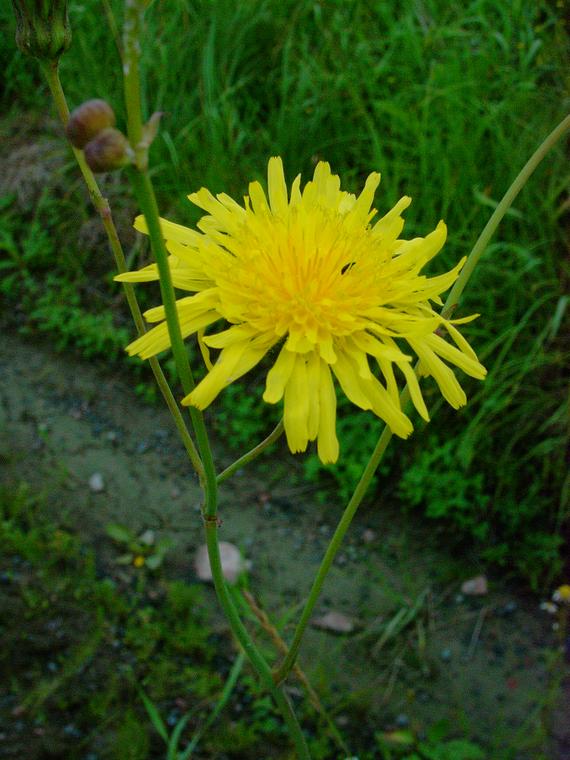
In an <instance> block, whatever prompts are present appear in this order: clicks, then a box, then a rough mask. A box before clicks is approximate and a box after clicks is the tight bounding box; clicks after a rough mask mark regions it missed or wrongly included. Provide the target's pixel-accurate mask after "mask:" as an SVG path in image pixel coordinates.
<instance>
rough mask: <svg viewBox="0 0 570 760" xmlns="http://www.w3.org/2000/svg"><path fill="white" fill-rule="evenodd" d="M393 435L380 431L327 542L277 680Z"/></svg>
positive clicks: (276, 673)
mask: <svg viewBox="0 0 570 760" xmlns="http://www.w3.org/2000/svg"><path fill="white" fill-rule="evenodd" d="M409 398H410V394H409V392H408V390H407V387H406V388H404V390H403V391H402V393H401V395H400V403H401V404H402V406H405V404H406V403H407V402H408V400H409ZM391 438H392V431H391V430H390V428H389V427H388V425H386V426H385V427H384V430H383V431H382V433H381V435H380V438H379V439H378V443H377V444H376V448H375V449H374V451H373V452H372V456H371V457H370V459H369V460H368V464H367V465H366V467H365V468H364V472H363V473H362V475H361V477H360V480H359V481H358V484H357V486H356V488H355V489H354V493H353V494H352V496H351V498H350V501H349V502H348V504H347V505H346V509H345V510H344V512H343V513H342V517H341V518H340V521H339V523H338V525H337V527H336V530H335V532H334V534H333V536H332V538H331V540H330V543H329V545H328V546H327V550H326V552H325V556H324V557H323V559H322V562H321V565H320V567H319V570H318V572H317V574H316V576H315V580H314V581H313V585H312V586H311V590H310V591H309V596H308V598H307V601H306V603H305V607H304V609H303V612H302V613H301V617H300V618H299V622H298V623H297V627H296V629H295V633H294V635H293V641H292V642H291V645H290V647H289V651H288V653H287V656H286V657H285V659H284V660H283V663H282V664H281V665H280V666H279V668H277V670H275V671H274V674H273V679H274V681H275V683H281V682H282V681H283V680H284V679H285V678H286V677H287V675H288V674H289V671H290V670H291V668H292V667H293V666H294V664H295V660H296V659H297V654H298V652H299V647H300V646H301V641H302V639H303V635H304V633H305V629H306V627H307V624H308V622H309V619H310V617H311V615H312V613H313V609H314V607H315V604H316V603H317V599H318V598H319V594H320V593H321V589H322V587H323V583H324V582H325V578H326V577H327V575H328V572H329V570H330V567H331V565H332V563H333V561H334V558H335V556H336V554H337V552H338V550H339V549H340V546H341V544H342V541H343V539H344V536H345V535H346V531H347V530H348V528H349V526H350V523H351V522H352V518H353V517H354V515H355V514H356V510H357V509H358V507H359V506H360V503H361V502H362V499H363V498H364V495H365V493H366V491H367V489H368V486H369V485H370V481H371V480H372V478H373V476H374V473H375V472H376V468H377V467H378V465H379V464H380V462H381V460H382V457H383V456H384V452H385V451H386V449H387V448H388V444H389V443H390V439H391Z"/></svg>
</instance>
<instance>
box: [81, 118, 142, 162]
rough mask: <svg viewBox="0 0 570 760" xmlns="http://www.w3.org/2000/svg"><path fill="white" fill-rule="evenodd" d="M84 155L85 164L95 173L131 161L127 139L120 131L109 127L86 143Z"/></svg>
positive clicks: (130, 151)
mask: <svg viewBox="0 0 570 760" xmlns="http://www.w3.org/2000/svg"><path fill="white" fill-rule="evenodd" d="M84 155H85V161H86V162H87V165H88V166H89V168H90V169H91V171H93V172H95V173H97V172H109V171H113V169H120V168H121V167H122V166H126V165H127V164H130V163H131V162H132V150H131V147H130V145H129V141H128V140H127V138H126V137H125V135H124V134H123V133H122V132H119V130H118V129H113V128H111V127H109V128H107V129H104V130H103V131H102V132H99V134H98V135H97V137H95V138H94V139H93V140H91V141H90V142H88V143H87V145H86V146H85V149H84Z"/></svg>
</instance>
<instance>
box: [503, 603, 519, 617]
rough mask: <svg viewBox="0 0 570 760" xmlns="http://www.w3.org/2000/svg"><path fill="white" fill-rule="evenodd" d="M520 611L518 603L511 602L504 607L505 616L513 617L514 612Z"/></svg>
mask: <svg viewBox="0 0 570 760" xmlns="http://www.w3.org/2000/svg"><path fill="white" fill-rule="evenodd" d="M517 609H518V604H517V603H516V602H513V601H510V602H507V603H506V604H505V606H504V607H503V613H504V614H505V615H512V614H513V612H516V611H517Z"/></svg>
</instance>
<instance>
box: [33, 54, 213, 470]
mask: <svg viewBox="0 0 570 760" xmlns="http://www.w3.org/2000/svg"><path fill="white" fill-rule="evenodd" d="M42 70H43V72H44V75H45V78H46V81H47V83H48V86H49V88H50V91H51V94H52V97H53V100H54V103H55V106H56V109H57V112H58V114H59V118H60V120H61V123H62V124H63V126H64V127H65V126H66V125H67V122H68V121H69V108H68V106H67V101H66V99H65V93H64V92H63V88H62V86H61V82H60V79H59V71H58V64H57V62H54V63H43V64H42ZM71 149H72V151H73V155H74V156H75V160H76V161H77V164H78V166H79V169H80V171H81V174H82V175H83V179H84V181H85V184H86V186H87V190H88V191H89V196H90V198H91V201H92V203H93V205H94V207H95V209H96V210H97V212H98V213H99V216H100V217H101V221H102V223H103V227H104V228H105V232H106V233H107V238H108V240H109V246H110V248H111V251H112V253H113V257H114V259H115V265H116V267H117V271H118V272H119V273H120V274H123V273H124V272H126V271H127V263H126V261H125V254H124V252H123V247H122V245H121V241H120V240H119V235H118V234H117V228H116V227H115V223H114V221H113V215H112V214H111V209H110V207H109V203H108V201H107V199H106V198H105V197H104V196H103V195H102V193H101V190H100V189H99V185H98V184H97V180H96V179H95V177H94V175H93V172H92V171H91V169H90V168H89V167H88V166H87V164H86V162H85V158H84V156H83V151H81V150H77V148H74V147H73V146H71ZM123 290H124V293H125V296H126V299H127V303H128V305H129V309H130V312H131V315H132V317H133V321H134V323H135V326H136V329H137V332H138V334H139V335H143V333H144V332H145V331H146V328H145V324H144V319H143V316H142V314H141V310H140V308H139V305H138V301H137V297H136V295H135V290H134V288H133V286H132V285H131V284H130V283H128V282H125V283H123ZM149 363H150V367H151V369H152V372H153V374H154V377H155V379H156V382H157V385H158V387H159V389H160V392H161V393H162V396H163V398H164V400H165V401H166V405H167V406H168V409H169V410H170V413H171V414H172V418H173V419H174V424H175V425H176V428H177V430H178V433H179V435H180V438H181V439H182V443H183V444H184V448H185V449H186V451H187V453H188V456H189V458H190V461H191V462H192V465H193V467H194V469H195V470H196V472H197V473H198V475H199V477H200V478H201V477H203V467H202V462H201V460H200V456H199V455H198V452H197V450H196V447H195V445H194V441H193V440H192V438H191V437H190V433H189V432H188V428H187V427H186V424H185V422H184V418H183V417H182V413H181V412H180V409H179V407H178V404H177V403H176V400H175V398H174V396H173V394H172V391H171V390H170V386H169V385H168V381H167V379H166V377H165V376H164V372H163V371H162V369H161V367H160V364H159V362H158V359H156V358H154V357H153V358H152V359H151V360H150V362H149Z"/></svg>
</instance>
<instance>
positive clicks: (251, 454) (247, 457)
mask: <svg viewBox="0 0 570 760" xmlns="http://www.w3.org/2000/svg"><path fill="white" fill-rule="evenodd" d="M282 433H283V420H281V421H280V422H278V423H277V426H276V427H275V429H274V430H272V431H271V433H269V435H268V436H267V438H264V439H263V441H261V443H258V444H257V446H255V447H254V448H253V449H251V451H248V452H247V453H246V454H244V455H243V456H242V457H240V458H239V459H236V461H235V462H233V463H232V464H230V466H229V467H226V469H225V470H222V472H220V474H219V475H218V483H221V482H222V481H223V480H226V479H227V478H229V477H230V475H233V474H234V472H236V471H237V470H240V469H241V468H242V467H245V466H246V464H249V463H250V462H251V461H253V460H254V459H255V458H256V457H258V456H259V455H260V454H261V453H263V451H265V449H266V448H267V447H268V446H271V444H272V443H273V442H274V441H276V440H277V439H278V438H279V437H280V436H281V434H282Z"/></svg>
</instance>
